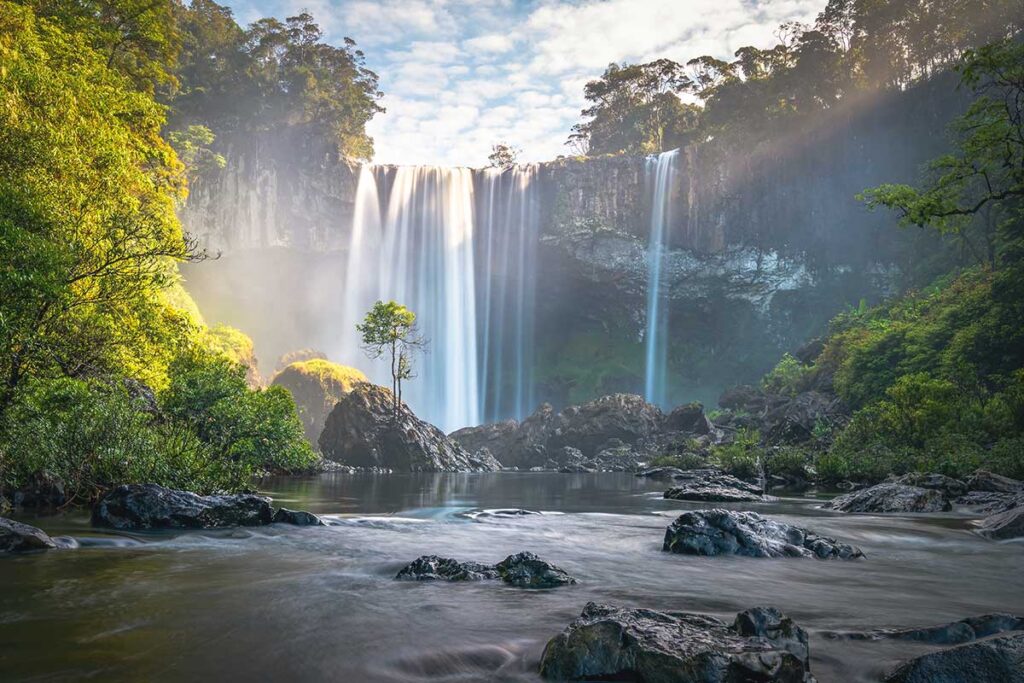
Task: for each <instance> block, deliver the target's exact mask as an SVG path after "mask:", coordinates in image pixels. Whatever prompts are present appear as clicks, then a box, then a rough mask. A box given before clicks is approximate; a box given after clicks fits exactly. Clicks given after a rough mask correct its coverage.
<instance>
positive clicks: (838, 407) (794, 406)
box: [762, 391, 847, 444]
mask: <svg viewBox="0 0 1024 683" xmlns="http://www.w3.org/2000/svg"><path fill="white" fill-rule="evenodd" d="M846 415H847V410H846V408H845V407H844V406H843V404H842V401H840V399H839V398H838V397H837V396H835V395H832V394H827V393H823V392H820V391H805V392H802V393H799V394H797V395H796V396H793V397H792V398H790V399H788V400H787V401H785V402H784V403H782V404H781V405H779V406H777V407H775V408H773V409H770V410H768V411H767V412H766V413H765V415H764V417H763V418H762V429H763V431H764V434H765V440H766V441H767V442H768V443H770V444H800V443H805V442H807V441H812V440H814V438H815V437H814V434H815V430H816V429H817V428H818V427H819V425H822V424H824V425H827V426H832V425H835V424H840V423H842V422H843V421H845V419H846Z"/></svg>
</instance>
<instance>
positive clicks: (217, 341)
mask: <svg viewBox="0 0 1024 683" xmlns="http://www.w3.org/2000/svg"><path fill="white" fill-rule="evenodd" d="M200 334H201V335H202V343H203V345H204V346H205V347H206V348H208V349H211V350H213V351H215V352H217V353H220V354H222V355H224V356H226V357H227V358H228V359H229V360H231V361H232V362H235V363H238V364H239V365H244V366H245V381H246V383H248V385H249V387H250V388H252V389H257V388H259V387H261V386H263V378H262V377H261V376H260V371H259V367H258V366H259V361H258V360H257V359H256V349H255V346H254V344H253V341H252V339H251V338H250V337H249V335H247V334H246V333H245V332H242V331H241V330H238V329H235V328H234V327H230V326H228V325H217V326H215V327H209V328H206V329H204V330H202V332H201V333H200Z"/></svg>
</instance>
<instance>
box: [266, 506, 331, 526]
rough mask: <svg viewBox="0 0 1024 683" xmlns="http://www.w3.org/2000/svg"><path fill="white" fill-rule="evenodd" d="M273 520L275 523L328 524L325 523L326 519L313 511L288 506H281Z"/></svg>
mask: <svg viewBox="0 0 1024 683" xmlns="http://www.w3.org/2000/svg"><path fill="white" fill-rule="evenodd" d="M273 522H274V524H293V525H295V526H327V525H326V524H324V520H322V519H320V518H319V517H317V516H316V515H314V514H313V513H312V512H306V511H305V510H289V509H288V508H280V509H279V510H278V511H277V512H275V513H274V519H273Z"/></svg>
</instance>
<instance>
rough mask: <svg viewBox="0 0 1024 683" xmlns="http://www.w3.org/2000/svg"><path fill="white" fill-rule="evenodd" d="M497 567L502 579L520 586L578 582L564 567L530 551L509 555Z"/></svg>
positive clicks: (548, 585)
mask: <svg viewBox="0 0 1024 683" xmlns="http://www.w3.org/2000/svg"><path fill="white" fill-rule="evenodd" d="M495 569H497V570H498V575H499V576H500V577H501V580H502V581H504V582H505V583H507V584H510V585H512V586H516V587H518V588H557V587H558V586H565V585H569V584H573V583H576V579H574V578H572V577H571V576H569V574H567V573H566V572H565V570H564V569H561V568H560V567H556V566H555V565H553V564H548V563H547V562H545V561H544V560H542V559H540V558H539V557H537V556H536V555H534V554H533V553H529V552H523V553H516V554H515V555H509V556H508V557H506V558H505V559H504V560H502V561H501V562H499V563H498V564H497V565H496V566H495Z"/></svg>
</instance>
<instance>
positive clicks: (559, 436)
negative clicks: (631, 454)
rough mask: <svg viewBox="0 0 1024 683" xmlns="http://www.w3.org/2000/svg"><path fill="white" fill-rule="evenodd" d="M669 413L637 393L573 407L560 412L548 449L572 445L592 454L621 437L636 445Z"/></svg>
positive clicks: (655, 432) (616, 395)
mask: <svg viewBox="0 0 1024 683" xmlns="http://www.w3.org/2000/svg"><path fill="white" fill-rule="evenodd" d="M664 421H665V416H664V414H663V413H662V412H661V410H660V409H659V408H658V407H657V406H655V405H651V404H650V403H648V402H647V401H645V400H644V399H643V398H642V397H640V396H637V395H636V394H611V395H609V396H602V397H601V398H599V399H596V400H594V401H590V402H589V403H584V404H582V405H579V406H569V407H568V408H566V409H565V410H563V411H562V412H561V413H559V415H558V419H557V420H556V421H555V422H556V424H555V430H554V431H553V432H552V431H549V435H548V439H547V446H548V448H549V449H550V448H558V447H560V446H572V447H573V448H578V449H580V451H582V452H583V455H584V456H587V457H592V456H594V455H596V454H597V453H599V452H600V451H601V450H602V449H605V448H609V447H614V446H611V445H610V444H609V443H608V442H609V441H611V440H612V439H619V440H620V441H621V442H622V443H623V444H634V443H637V442H638V441H641V440H643V439H646V438H649V437H651V436H654V435H655V434H657V433H659V432H660V431H661V429H662V427H663V425H664Z"/></svg>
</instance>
